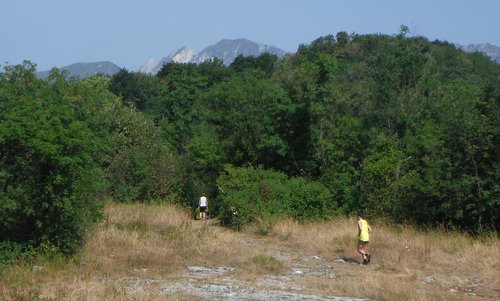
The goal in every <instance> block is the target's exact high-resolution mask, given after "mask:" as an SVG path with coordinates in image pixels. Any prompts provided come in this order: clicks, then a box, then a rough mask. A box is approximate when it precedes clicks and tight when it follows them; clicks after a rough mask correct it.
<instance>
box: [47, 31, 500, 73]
mask: <svg viewBox="0 0 500 301" xmlns="http://www.w3.org/2000/svg"><path fill="white" fill-rule="evenodd" d="M455 47H457V48H459V49H462V50H463V51H465V52H477V51H479V52H483V53H485V54H486V55H488V56H489V57H490V58H491V59H492V60H494V61H496V62H497V63H500V47H497V46H494V45H491V44H488V43H485V44H470V45H467V46H462V45H455ZM266 52H267V53H271V54H275V55H277V56H278V57H282V56H284V55H285V51H284V50H282V49H280V48H277V47H274V46H268V45H264V44H260V43H256V42H252V41H250V40H247V39H235V40H228V39H224V40H221V41H219V42H217V43H216V44H214V45H211V46H208V47H206V48H205V49H203V50H202V51H201V52H196V51H195V50H193V49H191V48H188V47H182V48H180V49H178V50H176V51H173V52H172V53H170V54H169V55H168V56H166V57H164V58H162V59H161V60H159V61H157V60H155V59H150V60H148V61H147V62H146V63H145V64H144V65H143V66H141V67H140V68H139V70H137V71H139V72H143V73H147V74H156V73H157V72H158V71H159V70H160V69H161V67H162V66H163V65H164V64H166V63H170V62H175V63H202V62H204V61H206V60H209V59H212V58H215V57H217V58H220V59H221V60H222V61H223V63H224V65H226V66H229V65H230V64H231V63H232V62H233V61H234V59H235V58H236V57H237V56H238V55H243V56H259V55H261V54H263V53H266ZM59 69H61V70H66V71H67V72H68V73H69V75H70V76H71V77H77V78H85V77H88V76H92V75H95V74H99V73H101V74H105V75H110V76H112V75H113V74H115V73H116V72H118V71H119V70H120V69H121V68H120V67H118V66H117V65H115V64H113V63H111V62H108V61H106V62H97V63H77V64H72V65H69V66H65V67H61V68H59ZM49 74H50V71H40V72H38V73H37V75H38V77H40V78H43V79H45V78H47V77H48V76H49Z"/></svg>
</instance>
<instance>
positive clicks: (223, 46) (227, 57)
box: [192, 39, 285, 66]
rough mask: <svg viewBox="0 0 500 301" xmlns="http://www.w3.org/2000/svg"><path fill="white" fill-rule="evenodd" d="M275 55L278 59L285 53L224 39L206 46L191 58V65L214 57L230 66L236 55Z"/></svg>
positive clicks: (272, 47)
mask: <svg viewBox="0 0 500 301" xmlns="http://www.w3.org/2000/svg"><path fill="white" fill-rule="evenodd" d="M265 52H267V53H271V54H275V55H277V56H278V57H282V56H284V55H285V51H284V50H282V49H280V48H277V47H274V46H268V45H264V44H259V43H256V42H252V41H249V40H247V39H237V40H228V39H224V40H221V41H219V42H218V43H217V44H215V45H211V46H208V47H207V48H205V49H204V50H203V51H201V52H200V53H198V54H197V55H195V56H194V57H193V60H192V62H193V63H203V62H204V61H206V60H209V59H212V58H214V57H217V58H220V59H222V61H223V62H224V65H226V66H228V65H230V64H231V63H232V62H233V61H234V59H235V58H236V57H237V56H238V55H243V56H259V55H261V54H263V53H265Z"/></svg>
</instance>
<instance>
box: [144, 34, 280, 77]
mask: <svg viewBox="0 0 500 301" xmlns="http://www.w3.org/2000/svg"><path fill="white" fill-rule="evenodd" d="M266 52H267V53H271V54H275V55H277V56H278V57H282V56H284V55H285V51H284V50H282V49H280V48H277V47H274V46H268V45H264V44H260V43H256V42H252V41H250V40H247V39H236V40H229V39H224V40H221V41H219V42H218V43H216V44H214V45H211V46H208V47H206V48H205V49H203V50H202V51H201V52H199V53H197V52H196V51H195V50H193V49H191V48H188V47H183V48H180V49H178V50H176V51H174V52H172V53H170V54H169V55H168V56H167V57H164V58H163V59H161V60H160V61H159V62H157V63H156V61H155V60H154V59H150V60H149V61H148V62H147V63H146V64H145V65H143V66H142V67H141V68H139V71H140V72H144V73H150V74H156V73H157V72H158V71H159V70H160V69H161V67H162V66H163V65H164V64H167V63H170V62H175V63H196V64H199V63H203V62H204V61H206V60H210V59H213V58H215V57H216V58H219V59H221V60H222V61H223V63H224V65H226V66H229V65H230V64H231V63H232V62H233V61H234V59H235V58H236V57H237V56H238V55H243V56H259V55H261V54H263V53H266Z"/></svg>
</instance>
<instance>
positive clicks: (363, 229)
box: [357, 211, 372, 265]
mask: <svg viewBox="0 0 500 301" xmlns="http://www.w3.org/2000/svg"><path fill="white" fill-rule="evenodd" d="M357 217H358V247H357V251H358V253H359V254H361V256H362V257H363V264H364V265H367V264H369V263H370V260H371V257H372V256H371V255H370V254H368V252H367V250H366V245H367V244H368V242H370V233H371V232H372V228H371V227H370V225H369V224H368V222H367V221H366V220H365V219H364V213H363V212H362V211H360V212H358V216H357Z"/></svg>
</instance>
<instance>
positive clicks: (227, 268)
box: [0, 204, 500, 301]
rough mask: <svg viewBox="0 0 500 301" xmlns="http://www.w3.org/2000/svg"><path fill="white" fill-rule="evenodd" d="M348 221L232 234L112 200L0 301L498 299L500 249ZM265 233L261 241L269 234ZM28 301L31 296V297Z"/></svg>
mask: <svg viewBox="0 0 500 301" xmlns="http://www.w3.org/2000/svg"><path fill="white" fill-rule="evenodd" d="M371 224H372V228H373V233H372V239H371V242H370V245H369V250H370V251H371V252H372V254H373V259H372V262H371V263H370V264H369V265H368V266H363V265H361V264H360V257H359V255H358V254H357V253H356V251H355V235H356V228H355V227H356V225H355V222H354V220H351V219H339V220H335V221H331V222H327V223H308V224H304V225H301V224H299V223H297V222H294V221H291V220H284V221H281V222H278V223H275V224H274V226H273V227H272V229H269V230H268V231H266V232H263V231H262V230H263V228H262V227H261V226H258V225H256V226H253V227H250V228H247V229H246V230H245V231H243V232H234V231H231V230H227V229H225V228H221V227H219V226H218V222H217V220H213V219H212V220H209V221H204V222H202V221H195V220H192V218H191V214H190V212H188V211H185V210H183V209H180V208H179V207H176V206H164V205H143V204H122V205H117V204H109V205H108V206H107V209H106V220H105V221H104V222H102V223H101V224H100V225H99V226H98V227H97V228H96V229H95V231H94V232H93V233H92V234H91V235H89V236H88V239H87V242H86V244H85V246H84V248H83V249H82V251H81V252H80V254H78V256H77V259H76V260H74V261H71V262H68V263H62V262H59V261H56V262H53V261H44V260H39V261H36V262H33V263H26V264H20V265H18V266H15V267H12V268H11V269H9V270H8V271H7V272H6V273H4V274H3V277H2V278H1V280H0V288H1V290H0V299H2V300H6V301H7V300H42V298H43V300H142V301H145V300H297V301H298V300H319V301H321V300H336V301H354V300H419V301H422V300H494V299H497V298H498V297H499V292H498V280H497V279H498V277H499V276H500V273H499V271H500V264H499V261H498V257H499V256H500V251H499V250H500V243H499V241H498V239H497V238H496V237H494V236H491V237H484V238H483V239H480V240H475V239H472V238H470V237H468V236H467V235H464V234H458V233H454V232H445V231H439V230H436V231H424V232H420V231H417V230H415V229H414V228H412V227H411V226H401V227H397V228H392V227H389V226H387V225H384V224H380V223H377V222H376V221H373V222H371ZM265 233H267V234H265ZM28 298H30V299H28Z"/></svg>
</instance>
